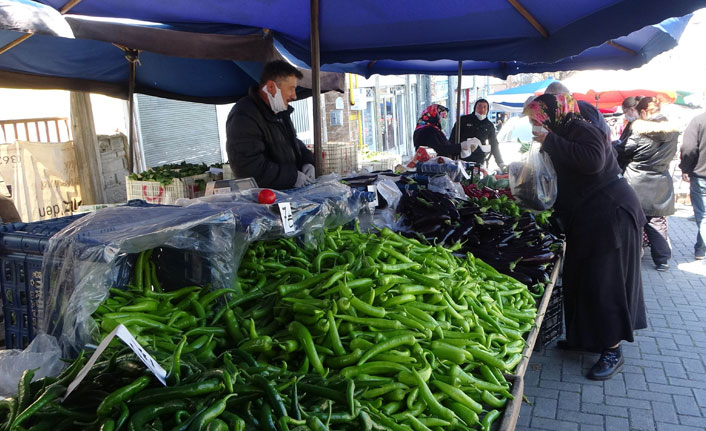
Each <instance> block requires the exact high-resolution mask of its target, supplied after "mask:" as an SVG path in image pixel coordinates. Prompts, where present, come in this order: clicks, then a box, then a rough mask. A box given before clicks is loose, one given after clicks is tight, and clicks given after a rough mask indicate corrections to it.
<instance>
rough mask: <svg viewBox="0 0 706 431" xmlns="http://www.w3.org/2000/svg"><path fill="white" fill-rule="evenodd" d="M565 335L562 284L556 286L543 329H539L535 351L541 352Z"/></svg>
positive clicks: (545, 315)
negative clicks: (540, 350) (543, 348)
mask: <svg viewBox="0 0 706 431" xmlns="http://www.w3.org/2000/svg"><path fill="white" fill-rule="evenodd" d="M563 333H564V292H563V288H562V286H561V285H560V284H558V285H555V286H554V290H552V296H551V297H550V298H549V304H547V311H546V312H545V313H544V319H543V320H542V327H541V328H540V329H539V334H538V335H537V341H536V343H535V349H537V350H539V349H541V348H542V347H544V346H546V345H547V344H549V343H551V342H552V341H554V340H556V339H557V338H559V337H561V335H562V334H563Z"/></svg>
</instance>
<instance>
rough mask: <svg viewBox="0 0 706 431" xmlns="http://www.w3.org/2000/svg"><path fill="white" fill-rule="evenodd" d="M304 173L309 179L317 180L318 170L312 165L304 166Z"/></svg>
mask: <svg viewBox="0 0 706 431" xmlns="http://www.w3.org/2000/svg"><path fill="white" fill-rule="evenodd" d="M302 172H304V174H306V176H307V177H309V178H311V181H314V180H315V179H316V168H315V167H314V165H312V164H311V163H307V164H306V165H304V166H302Z"/></svg>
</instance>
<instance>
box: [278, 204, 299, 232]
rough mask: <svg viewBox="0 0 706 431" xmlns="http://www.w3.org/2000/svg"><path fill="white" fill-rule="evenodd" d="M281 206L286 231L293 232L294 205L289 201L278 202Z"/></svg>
mask: <svg viewBox="0 0 706 431" xmlns="http://www.w3.org/2000/svg"><path fill="white" fill-rule="evenodd" d="M277 206H279V216H280V218H281V219H282V226H283V227H284V233H292V232H294V231H295V229H294V217H293V216H292V206H291V205H290V204H289V202H280V203H278V204H277Z"/></svg>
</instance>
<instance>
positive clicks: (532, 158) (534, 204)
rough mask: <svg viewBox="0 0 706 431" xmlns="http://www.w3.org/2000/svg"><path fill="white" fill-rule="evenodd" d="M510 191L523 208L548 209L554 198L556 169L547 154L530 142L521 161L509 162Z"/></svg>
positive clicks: (537, 145)
mask: <svg viewBox="0 0 706 431" xmlns="http://www.w3.org/2000/svg"><path fill="white" fill-rule="evenodd" d="M508 168H509V174H510V191H511V192H512V196H514V197H515V199H517V203H518V205H520V206H521V207H523V208H528V209H533V210H537V211H544V210H548V209H549V208H551V207H552V206H553V205H554V201H555V200H556V193H557V185H556V171H555V170H554V164H553V163H552V160H551V158H550V157H549V154H547V153H545V152H544V151H542V150H541V149H540V146H539V144H537V143H534V142H533V143H532V145H531V146H530V149H529V151H527V153H525V155H524V156H523V159H522V161H520V162H514V163H510V166H508Z"/></svg>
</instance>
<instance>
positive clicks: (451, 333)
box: [2, 161, 560, 430]
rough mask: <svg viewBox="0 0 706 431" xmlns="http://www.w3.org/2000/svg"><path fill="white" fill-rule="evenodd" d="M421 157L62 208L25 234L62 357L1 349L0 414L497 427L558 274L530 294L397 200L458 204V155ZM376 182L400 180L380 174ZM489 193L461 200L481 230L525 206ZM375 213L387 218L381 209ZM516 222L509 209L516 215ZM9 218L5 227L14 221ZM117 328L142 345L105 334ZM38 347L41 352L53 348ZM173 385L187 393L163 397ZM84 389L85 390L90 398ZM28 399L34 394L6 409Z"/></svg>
mask: <svg viewBox="0 0 706 431" xmlns="http://www.w3.org/2000/svg"><path fill="white" fill-rule="evenodd" d="M434 163H435V164H436V165H437V166H441V165H439V164H438V162H436V161H434ZM418 168H419V169H417V170H416V171H417V172H414V173H412V172H410V173H408V174H405V175H396V174H394V173H392V172H390V171H388V172H381V173H377V174H373V175H368V176H367V180H368V181H367V182H368V183H366V184H362V183H360V177H349V178H346V179H340V178H339V177H337V176H330V177H327V178H320V179H319V181H318V182H317V183H316V184H315V185H312V186H308V187H305V188H302V189H298V190H292V191H287V192H274V198H275V201H274V202H268V203H262V200H258V195H259V192H260V190H259V189H253V190H246V191H244V192H238V193H230V194H219V195H213V196H208V197H203V198H197V199H193V200H190V201H186V202H180V204H181V205H182V206H170V205H150V206H141V207H135V206H134V205H133V206H128V207H113V208H106V209H102V210H99V211H97V212H95V213H92V214H88V215H85V216H83V217H80V218H78V219H77V220H72V221H71V223H70V224H69V225H65V226H63V227H64V229H63V230H62V231H61V232H60V233H59V234H58V235H55V236H52V237H51V239H50V240H49V241H48V246H47V244H46V243H45V248H43V249H42V250H41V251H42V252H43V253H44V254H43V260H44V268H43V270H41V271H40V273H41V275H42V277H43V278H42V279H43V280H45V282H44V283H39V286H37V283H35V284H33V285H32V287H31V288H32V289H34V290H37V289H39V294H37V293H36V292H34V295H33V296H32V298H35V299H38V298H42V300H41V301H38V302H36V301H35V302H34V303H33V304H32V307H31V308H30V310H29V315H30V316H33V320H34V322H35V328H39V329H40V331H39V332H42V333H46V334H49V335H53V336H54V337H55V338H56V339H57V340H58V341H59V345H58V347H57V348H58V349H59V353H60V354H63V356H65V357H71V358H74V359H73V360H72V361H71V363H70V365H69V367H67V368H66V369H65V370H64V371H63V372H62V373H61V374H60V375H59V376H58V379H59V380H58V381H55V380H51V379H50V378H49V377H43V378H40V379H38V380H36V382H34V383H32V384H30V383H29V382H30V381H31V380H32V379H33V372H31V371H24V372H22V370H24V369H25V368H26V362H22V363H21V364H22V365H17V362H15V364H16V365H17V366H16V367H15V368H14V369H12V371H13V373H14V374H17V376H16V379H17V380H19V381H20V386H19V387H18V388H17V389H18V395H17V397H18V398H15V400H16V401H10V403H13V402H16V403H17V406H16V407H15V410H11V413H10V414H9V415H7V416H4V417H3V418H2V420H3V421H5V422H7V423H8V424H10V425H11V426H23V427H28V426H32V427H38V428H41V427H42V426H43V424H46V425H49V424H50V423H52V424H55V423H56V421H57V420H58V421H59V423H60V425H61V426H59V429H62V426H65V427H68V429H71V427H72V426H77V424H89V423H94V424H96V428H97V427H98V426H101V425H102V426H106V427H109V426H110V425H111V424H112V425H118V424H121V423H122V422H125V421H129V422H125V423H130V424H131V426H133V427H136V428H135V429H141V428H140V427H141V426H145V425H146V424H152V425H154V426H157V424H158V423H161V424H162V425H164V426H178V425H180V426H183V427H184V428H185V429H186V428H188V427H189V426H191V425H190V424H191V423H201V424H202V425H205V424H206V423H210V422H212V423H213V424H214V425H212V426H213V427H215V426H216V424H218V426H222V425H221V422H222V423H224V424H227V425H226V426H228V427H230V428H229V429H241V428H237V427H239V426H244V425H245V424H246V423H248V424H250V426H252V425H253V424H260V425H259V426H260V427H261V429H274V428H277V429H293V428H295V427H296V426H303V425H305V424H306V425H308V426H309V427H316V426H319V422H321V423H322V424H328V425H329V426H330V429H344V428H346V426H345V424H350V427H351V428H352V429H367V428H366V427H368V426H374V424H377V425H378V426H383V427H385V428H388V429H396V428H395V427H399V429H405V430H406V429H411V428H408V427H414V428H415V429H417V428H419V427H420V426H425V427H432V428H433V427H436V426H442V427H443V426H448V425H451V424H453V423H458V424H465V425H466V426H467V427H468V428H469V429H475V427H476V426H478V427H481V426H488V427H489V426H491V423H493V424H494V425H493V427H494V428H497V429H512V428H513V427H514V423H515V421H516V419H517V414H518V413H519V406H520V403H521V399H522V373H523V372H524V369H525V368H526V361H527V360H528V356H529V354H530V353H531V345H532V344H533V343H534V338H536V329H537V328H536V325H537V324H538V320H540V319H541V316H542V312H543V309H544V308H545V307H546V300H547V298H548V295H549V294H550V292H551V287H552V285H553V281H554V280H549V279H548V274H546V273H545V275H544V277H541V280H540V279H539V278H538V279H537V280H536V281H537V283H534V285H533V287H534V288H535V290H534V291H532V290H530V289H529V288H528V286H527V284H523V283H520V282H519V281H517V280H516V279H514V278H512V277H510V276H508V275H505V274H502V273H501V272H499V271H505V272H507V270H508V268H503V267H502V266H500V265H498V269H496V268H493V267H492V266H491V265H488V264H487V263H485V262H484V261H483V260H481V259H479V258H478V257H474V256H473V254H469V253H472V250H471V249H470V248H467V247H469V246H468V245H466V243H467V242H468V238H467V237H463V234H464V232H465V230H466V229H465V228H462V227H461V225H459V226H457V228H456V230H454V231H452V232H451V231H447V232H444V231H442V230H439V231H438V232H437V231H436V230H433V231H428V230H424V229H422V228H421V225H420V224H419V220H416V219H415V217H416V216H418V215H420V214H421V213H419V210H418V212H417V213H414V212H408V210H407V209H405V208H409V207H410V205H411V202H407V200H408V199H415V201H418V202H421V201H422V200H424V199H425V198H426V199H427V200H431V199H438V203H439V204H440V205H439V206H441V207H445V208H446V210H447V211H452V210H454V211H459V210H458V209H452V208H450V207H448V204H449V203H453V202H456V203H457V204H459V205H460V204H461V202H462V199H460V198H459V197H458V196H456V195H455V194H454V193H455V192H457V191H458V188H459V187H460V190H461V191H463V190H464V189H463V187H462V186H461V182H460V181H463V180H464V179H465V180H472V177H471V178H465V176H464V175H459V174H460V173H461V170H462V169H464V168H465V166H462V165H458V164H454V165H449V166H446V167H440V168H435V167H434V165H433V164H432V165H429V166H424V163H420V165H419V166H418ZM463 172H464V173H465V174H467V175H469V174H470V175H472V174H473V167H469V169H468V170H463ZM411 174H413V175H414V177H413V178H414V181H415V183H414V184H412V183H410V182H409V179H410V178H411ZM449 174H450V175H449ZM393 180H394V181H393ZM390 182H392V185H393V186H394V187H395V189H396V193H393V192H392V190H390V189H385V184H387V185H389V184H390ZM425 182H426V186H424V183H425ZM344 183H345V184H344ZM486 183H487V182H486ZM413 185H414V187H412V186H413ZM368 186H375V188H372V189H369V188H368ZM480 187H481V188H480V189H479V190H486V191H488V190H490V189H488V188H487V187H486V188H482V186H480ZM468 189H469V190H470V187H469V188H468ZM368 190H373V192H370V191H368ZM378 190H379V192H378ZM434 190H438V191H434ZM493 193H497V196H498V199H488V198H487V197H486V198H483V197H482V198H477V197H474V198H471V197H469V196H465V197H466V199H467V200H466V201H463V202H464V204H463V205H465V206H466V207H465V208H461V210H464V211H470V212H467V213H464V217H465V218H466V219H472V220H474V223H476V224H477V225H474V226H475V227H476V228H477V230H478V232H479V234H480V232H481V229H482V226H485V228H490V227H491V226H497V225H498V223H497V221H498V220H500V219H503V220H504V221H505V222H507V223H510V218H509V217H515V215H512V214H515V213H518V214H516V215H519V212H520V211H521V210H520V209H519V208H518V207H517V206H513V204H512V203H511V202H510V201H508V199H507V195H506V194H502V195H501V194H500V192H499V191H494V192H493ZM394 196H397V197H399V196H402V197H403V198H404V200H400V199H398V200H397V201H395V199H394ZM500 196H504V197H505V198H504V199H500ZM443 199H446V200H447V201H444V202H446V204H442V200H443ZM484 199H485V200H484ZM376 200H377V205H375V201H376ZM483 205H485V206H483ZM494 207H495V209H491V208H494ZM287 208H288V209H287ZM472 208H477V211H476V210H472ZM481 209H483V211H481ZM496 210H497V211H498V212H496ZM501 210H504V211H506V212H507V214H506V215H502V214H501V213H500V212H499V211H501ZM391 211H398V212H397V214H401V215H402V217H401V219H399V220H402V222H397V223H393V224H389V223H386V222H385V220H391V219H390V218H389V217H388V215H389V213H390V212H391ZM287 214H288V215H289V217H291V218H288V217H287ZM459 216H460V214H459ZM503 217H505V218H503ZM137 220H144V221H143V222H136V221H137ZM404 220H406V221H404ZM513 220H514V221H512V224H515V222H516V221H520V220H521V219H520V218H516V217H515V218H514V219H513ZM381 221H382V222H381ZM455 221H459V222H461V221H463V220H462V219H456V220H455ZM405 223H408V225H407V227H406V228H405ZM409 226H412V229H410V228H409ZM415 226H416V228H417V231H415V229H414V228H415ZM529 227H530V224H529V221H528V220H525V223H524V224H518V225H517V226H516V227H515V228H517V229H528V228H529ZM15 228H16V229H15V230H13V231H11V232H7V233H6V234H5V237H4V239H3V242H4V243H7V242H6V240H7V239H10V238H13V239H16V238H21V237H22V233H21V232H22V230H23V229H26V228H27V227H26V226H24V227H23V226H15ZM532 228H533V229H537V228H538V226H536V225H532ZM33 232H34V234H35V236H36V235H38V233H37V232H38V231H37V230H36V229H33ZM434 234H438V235H440V236H439V237H437V238H434V237H433V236H434ZM515 234H521V232H520V230H517V231H513V235H515ZM483 235H489V233H487V232H486V233H484V234H483ZM519 236H521V235H519ZM519 236H518V237H519ZM526 239H527V238H523V241H525V240H526ZM459 241H460V242H459ZM559 243H560V241H559V242H557V244H559ZM479 244H480V242H479ZM541 250H542V249H537V250H535V255H534V257H536V256H539V255H541V254H542V253H539V254H537V253H536V252H538V251H541ZM40 253H41V252H40ZM556 256H558V254H556ZM527 257H528V258H530V256H529V255H528V256H527ZM2 259H4V260H3V265H5V264H7V262H9V260H8V259H9V256H3V257H2ZM542 259H545V260H547V262H546V263H552V262H553V263H556V261H557V260H556V259H549V257H547V256H544V257H542ZM550 261H551V262H550ZM14 262H16V260H15V261H14ZM543 262H544V261H543ZM496 263H497V262H496ZM545 268H546V267H545ZM556 268H557V266H555V268H554V271H553V273H554V274H556V272H557V269H556ZM549 271H551V268H550V269H549V270H548V271H547V272H549ZM236 274H237V276H236ZM27 287H28V288H29V285H28V286H27ZM538 288H542V289H544V296H542V293H541V291H539V290H536V289H538ZM538 301H539V306H538V305H537V304H538ZM121 325H122V326H121ZM121 328H122V329H121ZM125 333H128V334H130V335H125ZM115 334H118V336H119V337H120V336H121V335H120V334H122V336H124V337H125V338H127V339H128V340H132V341H129V342H127V345H128V346H131V345H132V346H134V345H140V346H141V347H142V349H144V350H142V349H140V348H137V351H138V352H139V353H132V350H130V349H129V348H128V347H126V346H125V344H122V343H117V342H113V343H110V344H107V340H109V339H111V338H112V336H114V335H115ZM533 334H534V335H533ZM24 335H26V336H27V338H28V339H29V338H31V337H32V336H33V334H29V332H28V333H27V334H24ZM43 337H44V336H41V337H39V338H37V340H40V339H43ZM132 337H134V338H132ZM101 341H103V343H101ZM99 344H101V345H102V344H106V345H107V347H105V346H104V347H105V350H102V351H101V347H100V346H99V347H98V350H97V351H98V352H100V353H96V350H95V349H94V348H91V347H90V346H91V345H92V346H96V345H99ZM87 346H88V348H87ZM44 353H46V354H47V356H46V357H47V358H50V359H47V361H52V359H51V358H54V359H53V361H55V358H56V352H55V351H54V352H51V354H49V352H44ZM89 357H91V358H90V359H89ZM16 361H20V359H19V358H16ZM7 363H8V362H7V361H6V362H5V364H6V365H7ZM86 364H88V365H86ZM523 364H524V365H523ZM44 365H45V366H48V365H49V364H48V363H46V362H45V364H44ZM126 367H129V368H130V369H132V371H131V372H127V371H126V370H127V368H126ZM11 368H12V367H11ZM40 369H41V368H40ZM81 369H84V370H85V371H84V373H82V374H86V375H85V376H83V379H82V380H80V381H79V380H78V379H77V374H78V372H79V370H81ZM148 370H149V371H148ZM18 372H19V374H18ZM145 373H147V374H145ZM40 375H44V374H38V376H40ZM149 375H154V376H156V379H150V378H147V377H146V376H149ZM48 379H50V380H48ZM158 380H162V381H163V383H159V381H158ZM163 384H166V387H163ZM44 385H46V389H42V387H43V386H44ZM66 387H69V388H70V390H71V391H72V393H71V394H70V395H69V396H66V395H65V392H62V391H65V390H66ZM49 388H51V389H49ZM12 392H14V391H12ZM176 393H180V394H186V395H184V397H183V398H180V399H179V400H176V399H175V398H174V397H175V395H174V394H176ZM19 394H22V395H19ZM62 394H63V395H62ZM87 394H94V397H92V398H91V399H93V400H94V401H91V402H86V401H85V400H86V399H87V397H86V396H85V395H87ZM101 394H102V395H101ZM111 394H112V395H111ZM119 394H122V395H119ZM344 394H345V396H344ZM60 395H61V396H64V397H65V401H64V402H63V403H61V404H59V403H58V397H59V396H60ZM214 395H217V396H215V397H214ZM115 398H122V400H123V401H122V403H123V404H121V402H116V403H113V400H114V399H115ZM263 399H264V400H265V402H262V400H263ZM256 400H260V401H256ZM33 402H34V403H39V405H42V406H43V407H42V406H40V407H38V408H37V409H33V410H27V408H20V406H26V405H29V404H31V405H35V404H34V403H33ZM158 404H159V405H160V406H159V407H157V405H158ZM121 405H124V406H125V407H127V411H129V412H132V413H125V408H123V407H121ZM197 405H204V408H207V409H208V411H209V412H211V413H209V414H206V413H205V411H203V410H198V408H196V406H197ZM177 411H183V413H182V414H181V415H176V416H175V415H174V413H176V412H177ZM12 412H14V413H12ZM263 421H265V422H263ZM268 421H271V422H268ZM267 423H272V424H275V425H272V426H273V428H270V427H269V425H264V424H267ZM85 426H86V427H89V425H85ZM194 427H196V426H195V425H194ZM204 429H205V428H204ZM312 429H313V428H312ZM346 429H347V428H346Z"/></svg>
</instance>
